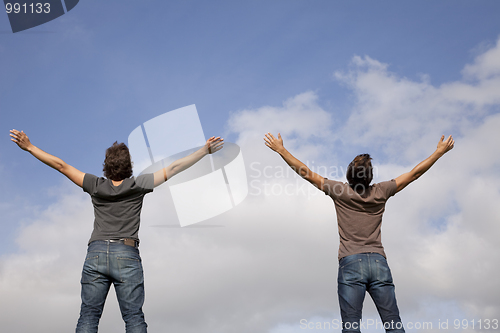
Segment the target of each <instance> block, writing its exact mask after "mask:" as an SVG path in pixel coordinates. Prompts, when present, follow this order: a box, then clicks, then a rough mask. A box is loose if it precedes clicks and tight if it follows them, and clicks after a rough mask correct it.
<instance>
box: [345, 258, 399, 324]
mask: <svg viewBox="0 0 500 333" xmlns="http://www.w3.org/2000/svg"><path fill="white" fill-rule="evenodd" d="M367 291H368V293H369V294H370V296H371V297H372V299H373V302H374V303H375V306H376V307H377V310H378V313H379V315H380V318H381V320H382V323H383V325H384V328H385V329H386V332H393V333H396V332H398V333H399V332H404V328H403V323H402V322H401V318H400V317H399V310H398V306H397V303H396V294H395V291H394V283H393V282H392V275H391V270H390V269H389V266H388V265H387V261H386V259H385V258H384V256H382V255H381V254H378V253H360V254H353V255H350V256H347V257H344V258H342V259H340V261H339V274H338V295H339V304H340V314H341V317H342V333H348V332H349V333H351V332H361V331H360V329H361V328H364V327H366V323H365V324H364V325H363V322H362V321H361V310H362V309H363V301H364V299H365V294H366V292H367ZM378 327H379V328H380V327H381V325H379V326H378ZM366 328H368V327H366ZM370 328H373V327H370Z"/></svg>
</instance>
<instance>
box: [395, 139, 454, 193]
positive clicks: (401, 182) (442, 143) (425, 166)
mask: <svg viewBox="0 0 500 333" xmlns="http://www.w3.org/2000/svg"><path fill="white" fill-rule="evenodd" d="M454 144H455V141H454V140H453V137H452V136H451V135H450V136H449V137H448V139H446V140H444V135H443V136H441V139H440V140H439V142H438V145H437V148H436V151H435V152H434V153H432V155H431V156H429V157H427V158H426V159H425V160H423V161H422V162H420V163H419V164H418V165H417V166H416V167H414V168H413V169H412V170H411V171H410V172H407V173H404V174H402V175H401V176H399V177H398V178H396V185H397V187H398V188H397V191H396V192H399V191H401V190H402V189H404V188H405V187H406V186H407V185H408V184H410V183H411V182H413V181H415V180H417V179H418V178H419V177H420V176H422V175H423V174H424V173H425V172H426V171H427V170H429V169H430V167H431V166H432V165H433V164H434V163H436V161H437V160H438V159H440V158H441V156H443V155H444V154H445V153H446V152H448V151H450V150H451V149H453V146H454Z"/></svg>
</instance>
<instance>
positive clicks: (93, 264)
mask: <svg viewBox="0 0 500 333" xmlns="http://www.w3.org/2000/svg"><path fill="white" fill-rule="evenodd" d="M81 284H82V306H81V310H80V318H79V319H78V324H77V326H76V333H96V332H97V326H98V324H99V320H100V319H101V315H102V310H103V308H104V302H105V301H106V296H107V295H108V291H109V288H110V287H111V284H113V285H114V287H115V291H116V297H117V299H118V304H119V305H120V311H121V314H122V318H123V320H124V321H125V329H126V332H127V333H146V332H147V325H146V322H145V321H144V313H143V312H142V305H143V304H144V274H143V271H142V262H141V257H140V255H139V250H138V249H136V248H134V247H132V246H129V245H125V244H121V243H114V242H109V241H94V242H92V243H90V245H89V247H88V250H87V256H86V259H85V263H84V265H83V271H82V280H81Z"/></svg>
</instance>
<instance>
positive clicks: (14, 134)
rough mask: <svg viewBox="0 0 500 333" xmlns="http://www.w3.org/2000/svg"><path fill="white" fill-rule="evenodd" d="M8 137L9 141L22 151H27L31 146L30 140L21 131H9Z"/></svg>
mask: <svg viewBox="0 0 500 333" xmlns="http://www.w3.org/2000/svg"><path fill="white" fill-rule="evenodd" d="M10 136H11V139H10V140H11V141H14V142H15V143H16V144H17V145H18V146H19V148H21V149H22V150H28V148H29V147H30V146H31V142H30V139H29V138H28V136H27V135H26V133H24V132H23V131H21V132H19V131H18V130H15V129H13V130H10Z"/></svg>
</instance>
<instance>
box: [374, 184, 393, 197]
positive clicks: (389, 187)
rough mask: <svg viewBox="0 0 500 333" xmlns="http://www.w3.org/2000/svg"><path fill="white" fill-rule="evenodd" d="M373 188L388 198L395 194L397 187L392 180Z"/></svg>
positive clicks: (375, 185)
mask: <svg viewBox="0 0 500 333" xmlns="http://www.w3.org/2000/svg"><path fill="white" fill-rule="evenodd" d="M373 188H374V189H375V190H376V191H378V192H380V193H381V194H382V195H383V196H384V197H386V198H389V197H392V196H393V195H394V194H396V191H397V189H398V185H397V184H396V181H395V180H394V179H391V180H388V181H384V182H380V183H376V184H373Z"/></svg>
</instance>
